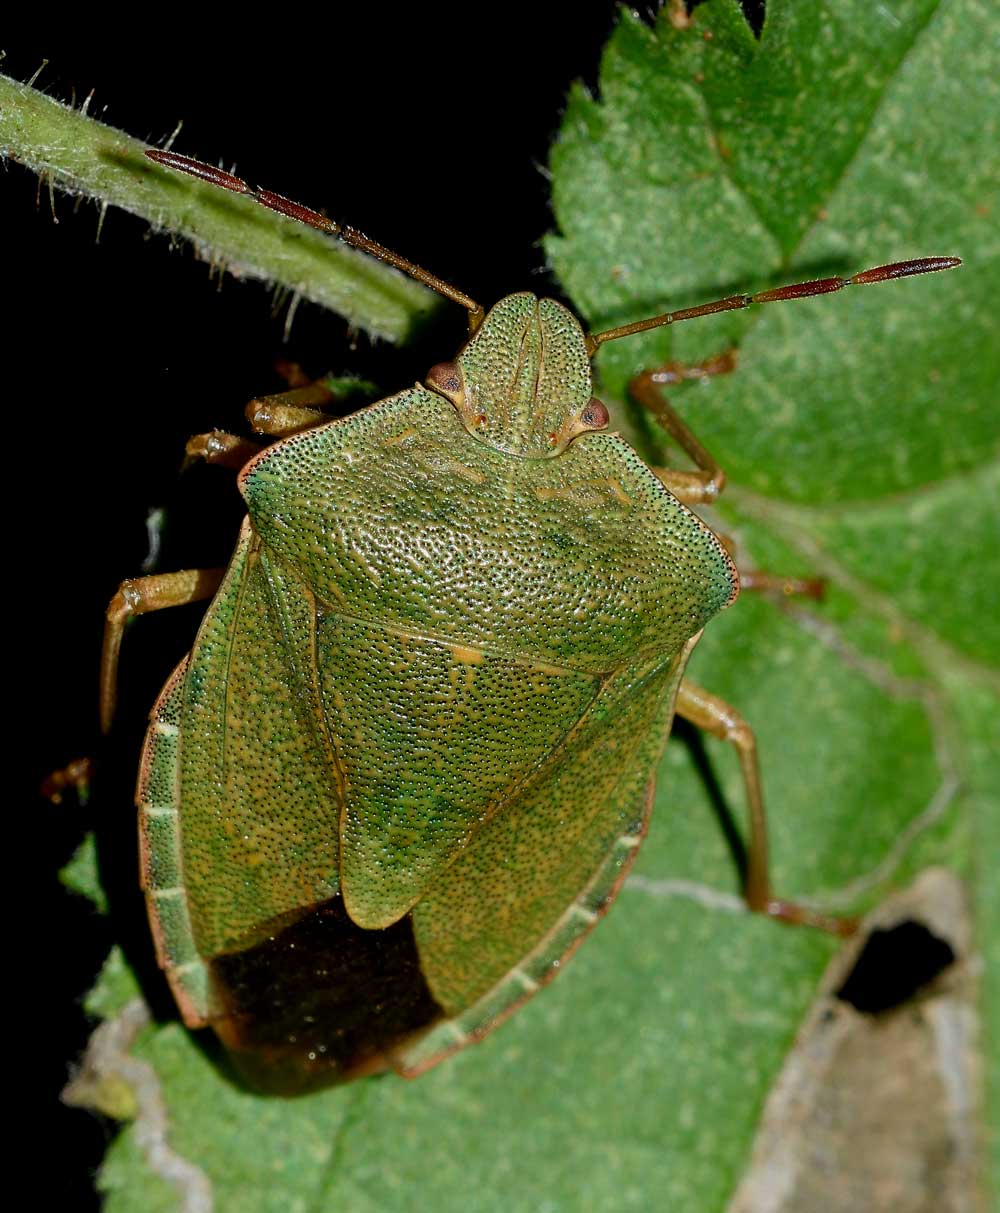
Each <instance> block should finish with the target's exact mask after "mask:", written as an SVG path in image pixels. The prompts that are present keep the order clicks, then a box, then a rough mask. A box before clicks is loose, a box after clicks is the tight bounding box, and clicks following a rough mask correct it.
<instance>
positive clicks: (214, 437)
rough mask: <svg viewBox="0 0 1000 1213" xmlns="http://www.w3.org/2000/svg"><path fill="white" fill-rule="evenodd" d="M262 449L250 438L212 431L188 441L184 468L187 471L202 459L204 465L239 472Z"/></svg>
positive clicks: (196, 435) (185, 449)
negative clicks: (209, 464)
mask: <svg viewBox="0 0 1000 1213" xmlns="http://www.w3.org/2000/svg"><path fill="white" fill-rule="evenodd" d="M262 449H263V448H262V447H261V445H260V443H259V442H254V441H253V440H252V439H250V438H240V437H238V436H237V435H236V434H227V433H226V432H225V430H210V431H209V433H207V434H195V435H194V436H193V437H191V438H189V439H188V440H187V443H186V444H185V446H184V464H183V468H184V469H187V468H188V467H190V466H191V464H192V463H195V462H196V461H197V460H199V459H200V460H202V461H203V462H204V463H215V464H218V465H219V466H220V467H226V468H232V469H233V470H234V471H237V472H238V471H239V470H240V468H241V467H242V466H243V465H244V464H245V463H247V462H249V460H251V459H252V458H253V457H254V455H257V454H259V453H260V451H261V450H262Z"/></svg>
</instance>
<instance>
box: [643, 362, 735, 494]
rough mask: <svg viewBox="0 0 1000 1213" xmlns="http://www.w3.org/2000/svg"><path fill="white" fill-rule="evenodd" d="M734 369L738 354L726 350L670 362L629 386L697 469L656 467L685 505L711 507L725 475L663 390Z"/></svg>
mask: <svg viewBox="0 0 1000 1213" xmlns="http://www.w3.org/2000/svg"><path fill="white" fill-rule="evenodd" d="M735 368H736V354H735V351H733V350H727V351H726V352H725V353H723V354H717V355H716V356H715V357H714V358H708V359H706V360H705V361H704V362H698V363H692V364H691V365H687V364H684V363H681V362H668V363H667V364H666V365H665V366H662V367H660V369H659V370H656V371H644V372H643V373H642V374H641V375H637V376H636V377H635V378H634V379H633V380H632V382H631V383H630V384H629V391H630V392H631V393H632V395H633V396H634V397H635V399H636V400H637V401H638V402H639V404H641V405H642V406H643V408H644V409H646V410H647V411H648V412H650V413H652V415H653V416H654V417H655V418H656V420H657V421H658V422H659V423H660V425H662V426H663V428H664V429H665V430H666V431H667V433H668V434H669V435H670V436H671V438H673V440H674V441H675V442H676V443H677V445H678V446H679V447H680V448H681V449H682V450H683V451H684V452H685V454H687V455H688V456H689V457H690V459H691V461H692V462H693V463H694V465H695V467H696V468H697V469H698V471H696V472H683V471H679V470H678V469H676V468H653V471H654V473H655V474H656V475H657V476H658V477H659V479H660V480H662V481H663V483H664V484H665V485H666V486H667V488H668V489H669V490H670V491H671V492H672V493H673V495H674V496H675V497H676V498H677V499H678V501H683V502H684V504H685V505H710V504H711V503H712V502H713V501H715V499H716V498H717V497H718V496H719V494H720V493H721V492H722V490H723V488H724V487H725V483H726V474H725V472H724V471H723V470H722V468H720V467H719V465H718V464H717V463H716V461H715V459H714V458H713V456H712V455H711V454H710V452H709V451H708V450H707V449H706V448H705V447H703V446H702V444H701V443H700V442H699V441H698V439H697V438H696V437H695V436H694V434H693V433H692V432H691V430H690V429H689V428H688V426H687V425H686V423H685V422H684V421H682V420H681V417H680V415H679V414H678V413H677V411H676V410H675V409H674V408H673V406H672V405H670V404H669V403H668V402H667V399H666V397H665V396H664V394H663V388H664V387H666V386H668V385H669V384H673V383H680V382H681V381H682V380H684V379H699V380H700V379H707V378H708V377H709V376H710V375H728V374H729V373H730V372H731V371H733V370H734V369H735Z"/></svg>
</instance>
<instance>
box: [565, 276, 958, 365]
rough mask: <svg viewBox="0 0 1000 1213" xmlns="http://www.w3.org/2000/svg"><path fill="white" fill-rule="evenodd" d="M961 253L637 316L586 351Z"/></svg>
mask: <svg viewBox="0 0 1000 1213" xmlns="http://www.w3.org/2000/svg"><path fill="white" fill-rule="evenodd" d="M961 264H962V259H961V258H960V257H919V258H917V259H916V260H914V261H894V262H893V263H892V264H891V265H878V266H876V267H875V268H874V269H872V270H862V271H861V273H860V274H852V275H851V277H850V278H817V279H815V280H814V281H813V282H795V283H793V284H792V285H791V286H779V287H776V288H775V289H774V290H770V291H758V292H757V294H756V295H729V296H727V297H726V298H725V299H715V300H713V302H711V303H702V304H700V305H699V306H698V307H687V308H683V309H682V310H681V311H679V312H663V313H662V314H661V315H659V316H651V317H650V318H649V319H648V320H636V321H635V322H634V323H633V324H623V325H620V326H619V327H618V328H614V329H605V331H604V332H603V333H590V334H588V336H587V353H588V354H590V355H591V356H592V355H593V354H594V352H595V351H596V349H597V347H598V346H599V345H603V344H604V342H605V341H617V340H618V338H619V337H631V336H632V334H633V333H644V332H645V331H646V330H647V329H656V328H661V327H662V326H663V325H665V324H676V323H677V322H678V321H679V320H694V319H696V318H697V317H698V316H714V315H715V313H716V312H735V311H739V310H740V309H741V308H745V307H750V306H751V305H752V304H754V303H778V302H780V301H781V300H783V299H805V298H807V297H808V296H810V295H828V294H830V292H831V291H841V290H843V289H844V287H845V286H868V285H869V284H870V283H873V282H888V281H889V280H890V279H891V278H909V277H910V275H911V274H933V273H935V272H936V271H937V270H951V269H954V268H955V266H956V265H961Z"/></svg>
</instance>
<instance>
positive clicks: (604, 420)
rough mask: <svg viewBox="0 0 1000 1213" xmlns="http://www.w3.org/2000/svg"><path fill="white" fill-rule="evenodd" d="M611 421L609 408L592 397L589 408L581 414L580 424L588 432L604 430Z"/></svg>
mask: <svg viewBox="0 0 1000 1213" xmlns="http://www.w3.org/2000/svg"><path fill="white" fill-rule="evenodd" d="M609 420H610V414H609V413H608V409H607V406H606V405H605V404H604V402H603V401H601V400H598V399H596V397H591V399H590V401H589V403H588V404H587V407H586V408H585V409H584V410H583V412H582V413H581V414H580V424H581V426H584V427H586V428H587V429H588V430H603V429H604V427H605V426H606V425H607V424H608V421H609Z"/></svg>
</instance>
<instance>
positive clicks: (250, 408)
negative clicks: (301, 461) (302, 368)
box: [246, 379, 337, 438]
mask: <svg viewBox="0 0 1000 1213" xmlns="http://www.w3.org/2000/svg"><path fill="white" fill-rule="evenodd" d="M336 399H337V397H336V394H335V393H334V392H332V391H331V390H330V388H329V387H327V385H326V384H325V383H324V382H323V380H322V379H317V380H316V381H315V382H314V383H306V384H299V385H297V386H295V387H292V388H290V389H289V390H288V391H287V392H276V393H274V394H273V395H271V396H256V397H254V399H253V400H251V401H250V403H249V404H248V405H247V407H246V418H247V421H249V422H250V425H251V428H252V429H253V430H254V431H255V432H256V433H258V434H267V435H268V436H269V437H270V438H287V437H288V436H289V435H291V434H297V433H299V432H300V431H301V430H308V429H310V428H311V427H312V426H314V425H320V424H321V423H322V422H323V421H325V420H326V417H325V416H324V415H323V412H322V410H323V408H325V407H326V406H327V405H329V404H332V403H333V402H334V401H335V400H336Z"/></svg>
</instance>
